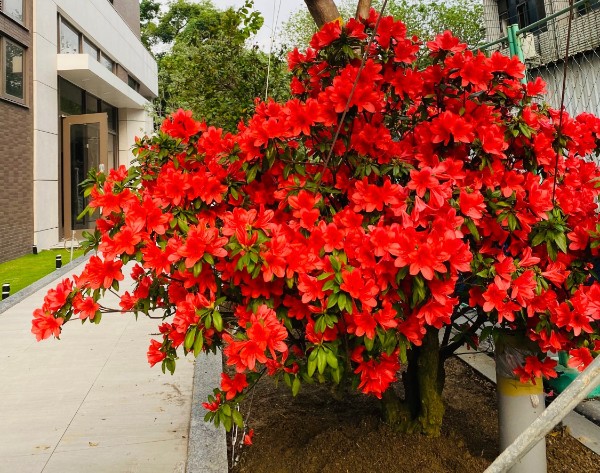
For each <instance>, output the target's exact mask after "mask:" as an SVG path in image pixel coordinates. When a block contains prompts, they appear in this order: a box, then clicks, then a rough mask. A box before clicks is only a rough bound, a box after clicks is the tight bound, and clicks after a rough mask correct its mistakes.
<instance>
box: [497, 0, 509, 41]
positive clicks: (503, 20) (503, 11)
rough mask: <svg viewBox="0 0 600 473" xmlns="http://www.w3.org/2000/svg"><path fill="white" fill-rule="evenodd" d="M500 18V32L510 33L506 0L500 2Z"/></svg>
mask: <svg viewBox="0 0 600 473" xmlns="http://www.w3.org/2000/svg"><path fill="white" fill-rule="evenodd" d="M498 16H499V17H500V32H501V33H502V34H507V33H508V25H509V22H508V5H507V3H506V0H498Z"/></svg>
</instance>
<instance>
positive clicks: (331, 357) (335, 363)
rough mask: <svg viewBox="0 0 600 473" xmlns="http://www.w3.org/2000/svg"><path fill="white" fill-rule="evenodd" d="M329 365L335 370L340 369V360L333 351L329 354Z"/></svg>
mask: <svg viewBox="0 0 600 473" xmlns="http://www.w3.org/2000/svg"><path fill="white" fill-rule="evenodd" d="M327 364H328V365H329V366H331V367H332V368H333V369H334V370H335V369H337V367H338V359H337V356H335V353H333V352H332V351H331V350H329V351H328V352H327Z"/></svg>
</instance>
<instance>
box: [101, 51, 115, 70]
mask: <svg viewBox="0 0 600 473" xmlns="http://www.w3.org/2000/svg"><path fill="white" fill-rule="evenodd" d="M100 64H102V65H103V66H104V67H106V68H107V69H108V70H109V71H110V72H112V71H113V70H114V68H115V63H114V62H113V61H112V59H110V58H109V57H107V56H105V55H104V54H100Z"/></svg>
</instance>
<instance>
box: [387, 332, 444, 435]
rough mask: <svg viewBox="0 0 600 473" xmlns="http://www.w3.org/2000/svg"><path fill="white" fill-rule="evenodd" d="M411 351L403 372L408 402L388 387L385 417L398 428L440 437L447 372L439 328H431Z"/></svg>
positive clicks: (402, 430) (403, 430)
mask: <svg viewBox="0 0 600 473" xmlns="http://www.w3.org/2000/svg"><path fill="white" fill-rule="evenodd" d="M411 352H412V353H411V354H410V356H409V362H408V367H407V370H406V372H405V373H404V375H403V384H404V392H405V398H404V402H402V401H401V400H400V399H399V397H398V396H397V395H396V394H395V393H394V392H393V391H392V390H388V391H387V392H386V393H385V394H384V397H383V410H384V415H385V419H386V421H387V422H388V423H389V424H390V425H391V426H392V427H393V428H394V429H396V430H398V431H401V432H409V433H422V434H425V435H428V436H431V437H438V436H439V435H440V433H441V429H442V419H443V416H444V410H445V408H444V403H443V401H442V389H443V388H444V378H445V375H444V366H443V361H441V360H440V345H439V340H438V331H437V330H434V329H429V330H428V331H427V334H426V335H425V338H424V339H423V345H421V346H420V347H414V348H413V349H412V350H411Z"/></svg>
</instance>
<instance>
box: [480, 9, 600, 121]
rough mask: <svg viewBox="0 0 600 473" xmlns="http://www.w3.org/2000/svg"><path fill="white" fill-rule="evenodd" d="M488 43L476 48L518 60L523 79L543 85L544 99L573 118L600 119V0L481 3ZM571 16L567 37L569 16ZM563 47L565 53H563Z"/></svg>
mask: <svg viewBox="0 0 600 473" xmlns="http://www.w3.org/2000/svg"><path fill="white" fill-rule="evenodd" d="M483 5H484V19H485V33H486V40H487V43H486V44H484V45H481V46H479V47H478V49H480V50H482V51H485V52H488V53H491V52H493V51H496V50H500V51H502V52H503V53H505V54H510V55H515V54H516V55H519V57H520V58H521V59H522V60H523V62H524V63H525V65H526V66H527V80H529V81H531V80H535V78H536V77H541V78H542V79H543V80H544V81H545V82H546V84H547V89H548V94H547V95H546V96H545V97H544V100H545V101H546V102H548V103H549V104H550V105H551V106H552V107H554V108H557V109H558V108H560V103H561V95H562V88H563V77H564V73H565V70H564V68H565V67H566V68H567V71H566V82H565V100H564V106H565V109H566V111H567V112H569V114H571V115H572V116H575V115H578V114H580V113H582V112H590V113H593V114H595V115H600V0H580V1H575V2H573V4H572V5H570V4H569V2H568V1H566V0H484V1H483ZM571 14H572V19H571V29H570V30H571V31H570V38H569V16H570V15H571ZM567 48H568V50H567Z"/></svg>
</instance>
